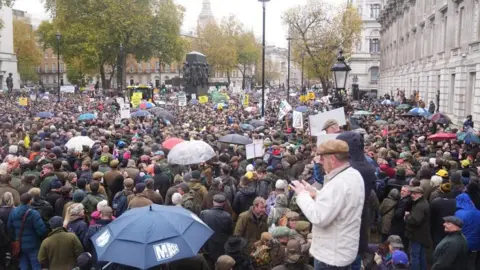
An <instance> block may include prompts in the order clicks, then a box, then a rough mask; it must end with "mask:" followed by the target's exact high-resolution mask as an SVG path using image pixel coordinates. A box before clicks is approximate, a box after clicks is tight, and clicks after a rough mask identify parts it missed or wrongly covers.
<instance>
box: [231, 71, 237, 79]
mask: <svg viewBox="0 0 480 270" xmlns="http://www.w3.org/2000/svg"><path fill="white" fill-rule="evenodd" d="M232 77H233V78H236V77H237V71H236V70H233V71H232Z"/></svg>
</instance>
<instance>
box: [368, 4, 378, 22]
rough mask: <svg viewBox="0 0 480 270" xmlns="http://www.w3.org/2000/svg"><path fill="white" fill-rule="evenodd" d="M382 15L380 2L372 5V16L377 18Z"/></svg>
mask: <svg viewBox="0 0 480 270" xmlns="http://www.w3.org/2000/svg"><path fill="white" fill-rule="evenodd" d="M379 15H380V4H374V5H371V6H370V18H372V19H376V18H378V16H379Z"/></svg>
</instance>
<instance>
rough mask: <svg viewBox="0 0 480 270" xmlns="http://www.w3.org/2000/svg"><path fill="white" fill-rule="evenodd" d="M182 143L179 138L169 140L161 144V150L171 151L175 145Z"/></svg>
mask: <svg viewBox="0 0 480 270" xmlns="http://www.w3.org/2000/svg"><path fill="white" fill-rule="evenodd" d="M181 142H184V140H182V139H180V138H170V139H168V140H166V141H164V142H163V143H162V146H163V148H166V149H172V148H173V147H174V146H175V145H177V144H179V143H181Z"/></svg>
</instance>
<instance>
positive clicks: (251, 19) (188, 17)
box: [14, 0, 344, 47]
mask: <svg viewBox="0 0 480 270" xmlns="http://www.w3.org/2000/svg"><path fill="white" fill-rule="evenodd" d="M324 1H326V2H329V3H333V4H341V3H342V2H344V0H324ZM175 2H177V3H178V4H181V5H183V6H184V7H185V8H186V14H185V19H184V22H183V27H182V30H183V31H190V30H193V29H195V27H196V25H197V19H198V15H199V14H200V11H201V10H202V2H203V0H175ZM210 2H211V7H212V8H211V9H212V13H213V15H214V16H215V18H216V19H217V20H220V19H221V18H222V17H225V16H229V15H230V14H234V15H236V16H237V18H238V19H239V20H240V21H242V22H243V23H244V24H245V25H246V26H248V27H249V28H251V29H253V31H254V32H255V34H256V35H257V36H258V37H261V36H262V4H261V3H260V2H258V1H257V0H210ZM306 2H307V0H272V1H270V2H269V3H267V18H266V20H267V24H266V26H267V34H266V39H267V44H269V45H276V46H279V47H286V41H285V38H286V31H285V27H284V26H283V24H282V20H281V15H282V14H283V12H285V11H286V10H287V9H288V8H290V7H293V6H295V5H300V4H305V3H306ZM14 8H16V9H19V10H23V11H27V12H28V13H30V14H31V15H32V19H33V20H32V21H33V24H35V25H37V24H39V23H40V22H41V21H42V20H45V19H48V14H46V13H45V10H44V8H43V5H42V3H41V0H16V2H15V6H14Z"/></svg>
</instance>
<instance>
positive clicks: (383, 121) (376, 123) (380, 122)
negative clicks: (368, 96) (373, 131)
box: [374, 120, 388, 126]
mask: <svg viewBox="0 0 480 270" xmlns="http://www.w3.org/2000/svg"><path fill="white" fill-rule="evenodd" d="M374 124H375V125H377V126H381V125H386V124H388V122H387V121H385V120H377V121H375V123H374Z"/></svg>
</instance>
